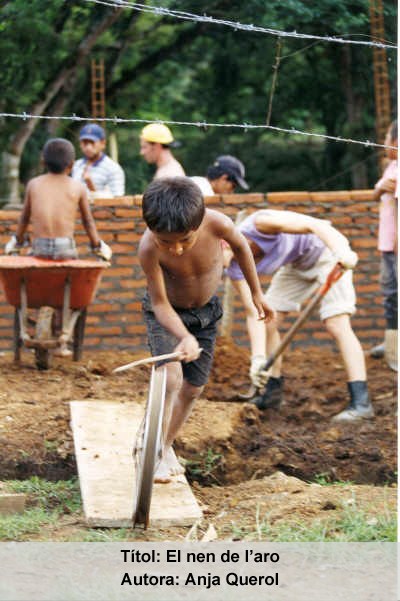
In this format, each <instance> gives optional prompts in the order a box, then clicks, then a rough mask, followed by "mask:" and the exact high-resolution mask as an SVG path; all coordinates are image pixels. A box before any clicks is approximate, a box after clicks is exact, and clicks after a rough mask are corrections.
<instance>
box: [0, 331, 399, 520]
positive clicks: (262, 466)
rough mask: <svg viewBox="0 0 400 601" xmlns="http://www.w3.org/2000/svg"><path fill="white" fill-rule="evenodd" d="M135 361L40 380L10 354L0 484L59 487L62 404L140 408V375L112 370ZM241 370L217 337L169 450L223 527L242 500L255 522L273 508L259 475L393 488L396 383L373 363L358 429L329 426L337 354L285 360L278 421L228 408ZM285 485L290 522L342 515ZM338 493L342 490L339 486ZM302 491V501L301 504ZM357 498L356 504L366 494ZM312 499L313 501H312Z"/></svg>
mask: <svg viewBox="0 0 400 601" xmlns="http://www.w3.org/2000/svg"><path fill="white" fill-rule="evenodd" d="M137 356H138V355H136V356H135V355H134V354H129V353H127V352H120V353H102V352H98V353H85V354H84V357H83V360H82V361H81V362H80V363H73V362H71V361H70V360H55V361H54V366H53V367H52V369H51V370H49V371H48V372H39V371H37V370H36V369H35V367H34V361H33V356H32V355H31V354H29V353H27V352H24V353H23V357H22V363H21V365H20V366H17V365H14V364H13V363H12V358H11V355H10V354H6V355H3V356H1V357H0V369H1V373H0V443H1V450H2V452H1V454H0V479H1V480H6V479H11V478H26V477H29V476H30V475H33V474H35V475H40V476H42V477H45V478H48V479H59V478H67V477H70V476H71V475H73V474H75V473H76V466H75V459H74V454H73V442H72V434H71V430H70V426H69V401H71V400H79V399H85V400H88V399H94V400H95V399H104V400H113V399H115V400H118V401H121V400H122V401H132V400H135V401H136V402H140V403H143V402H144V399H145V396H146V390H147V382H148V375H149V368H148V367H147V366H143V367H139V368H137V369H135V370H132V371H128V372H124V373H121V374H119V375H118V376H115V375H112V374H111V370H112V369H113V368H114V367H115V366H117V365H121V364H123V363H127V362H129V361H132V360H133V359H134V358H136V357H137ZM247 370H248V353H247V351H246V350H245V349H242V348H238V347H235V346H233V345H232V344H231V343H229V342H228V341H226V340H223V339H221V340H220V341H219V344H218V347H217V351H216V358H215V367H214V370H213V373H212V378H211V380H210V384H209V385H208V387H207V389H206V390H205V393H204V398H202V399H200V401H199V402H198V403H197V404H196V407H195V409H194V412H193V414H192V416H191V418H190V420H189V422H188V424H187V425H186V427H185V429H184V431H183V433H182V435H181V436H180V438H179V440H178V441H177V444H176V449H177V452H178V453H179V454H180V455H181V456H183V457H184V458H185V459H186V460H187V462H188V475H189V478H190V480H191V481H192V483H193V485H194V490H195V494H196V496H197V497H198V498H199V500H200V501H201V502H202V503H203V504H204V505H205V506H207V511H209V512H210V515H211V516H212V517H215V516H216V515H218V514H219V513H221V511H226V508H228V509H229V514H228V518H227V523H228V522H229V519H233V516H234V515H235V512H239V513H240V512H241V513H242V515H243V511H244V509H243V503H245V504H246V507H248V513H249V515H248V518H249V520H252V521H253V522H254V515H255V511H256V507H259V508H260V507H262V506H263V504H264V503H267V502H268V503H269V504H270V506H271V507H272V505H273V503H272V501H271V499H269V500H268V494H269V493H268V486H269V485H268V480H265V478H267V479H268V478H269V477H271V476H272V477H273V478H276V477H277V476H273V474H275V473H276V472H281V474H286V476H284V475H282V476H281V478H285V477H287V476H291V477H295V478H296V479H297V478H299V479H301V480H302V481H308V482H310V481H315V478H316V477H317V476H320V477H321V474H322V475H323V478H324V479H326V480H342V481H351V482H353V483H355V484H368V485H383V484H391V483H394V482H395V481H396V469H397V468H396V417H395V415H396V405H397V400H396V399H397V397H396V377H395V374H394V373H393V372H392V371H390V370H389V369H388V368H386V367H385V366H384V364H383V362H382V361H380V360H373V359H369V358H368V372H369V382H370V389H371V393H372V399H373V403H374V407H375V411H376V417H375V418H374V419H373V420H370V421H365V422H364V423H361V424H356V425H336V424H332V423H331V421H330V417H331V416H332V415H334V414H336V413H337V412H338V411H340V410H341V409H342V408H343V407H344V405H345V404H346V402H347V398H346V384H345V382H344V380H343V378H344V372H343V368H342V366H341V362H340V358H339V355H338V354H337V353H335V352H333V351H330V350H329V349H312V350H306V351H305V350H294V351H291V352H290V353H288V356H287V359H286V368H285V378H286V379H285V397H286V399H285V405H284V407H283V408H282V410H281V411H280V412H277V411H274V410H268V411H266V412H259V411H258V409H256V408H255V407H253V406H251V405H249V404H247V403H238V402H231V401H229V399H231V398H232V397H234V396H237V393H238V391H239V390H242V391H245V389H246V386H247V384H248V381H247ZM292 480H294V479H293V478H289V479H288V482H289V481H290V484H288V486H289V490H286V493H287V495H286V496H285V495H283V496H284V497H285V498H287V500H290V499H291V500H293V499H296V503H295V504H294V506H293V505H292V504H291V502H292V501H291V502H290V503H288V504H286V505H285V504H284V505H283V506H282V492H284V491H282V490H281V488H282V482H280V483H279V482H278V493H277V494H278V497H277V498H279V495H280V505H279V507H278V506H277V508H276V511H278V513H279V512H282V511H283V512H284V513H285V507H286V510H287V511H286V513H287V514H290V513H291V512H292V511H293V510H294V509H293V507H297V509H296V511H298V513H299V517H300V518H301V519H302V514H303V513H304V515H306V514H307V513H309V512H311V513H312V514H313V515H314V513H315V512H317V513H318V512H321V514H326V509H324V507H325V506H326V503H328V507H331V506H332V505H333V506H337V501H335V500H334V499H333V500H332V499H330V500H329V499H328V500H326V498H325V496H326V495H325V493H324V495H325V496H324V498H323V499H322V497H321V499H322V500H320V501H318V496H317V497H316V496H315V495H316V491H318V490H320V489H321V490H325V489H326V487H319V488H318V487H317V485H316V484H315V485H313V486H314V488H312V490H311V492H309V493H307V492H306V490H308V487H307V485H305V484H304V482H300V481H297V480H294V481H295V482H296V484H295V487H296V486H297V487H300V489H299V490H300V492H297V493H295V494H294V493H293V491H292V492H290V487H291V486H292V484H293V482H292ZM298 482H300V484H298ZM270 485H271V484H270ZM210 486H212V488H210ZM302 487H303V488H302ZM304 487H306V489H304ZM368 488H370V487H368ZM339 489H340V490H341V491H342V493H343V487H341V488H340V487H339ZM340 490H339V492H340ZM361 490H364V489H363V488H362V487H361V488H360V491H361ZM370 490H374V491H377V492H376V493H375V492H374V493H371V492H370V493H368V494H367V496H366V497H365V499H366V500H367V499H368V498H369V499H372V498H373V497H372V496H371V495H376V496H377V499H381V500H382V498H383V497H382V495H383V492H382V491H384V490H386V491H387V490H390V489H388V488H385V489H382V488H378V489H370ZM379 491H380V492H379ZM275 492H276V491H275ZM394 492H395V491H394V490H393V495H392V496H393V498H394ZM302 494H305V495H306V497H305V500H304V502H301V503H298V502H299V500H300V499H301V495H302ZM307 494H308V500H307ZM321 494H322V493H321ZM346 494H347V493H346ZM349 494H350V493H349ZM358 494H359V495H360V498H362V497H363V495H364V493H361V492H359V493H358ZM385 494H387V493H385ZM311 497H312V498H313V499H314V500H315V499H316V500H315V502H314V500H313V502H312V503H310V498H311ZM235 499H236V501H235ZM386 501H387V499H386ZM386 501H385V502H386ZM271 503H272V505H271ZM377 503H378V505H379V502H378V501H377ZM260 504H261V505H260ZM282 507H283V509H282ZM304 508H306V509H304ZM313 512H314V513H313ZM324 512H325V513H324ZM239 513H238V515H239ZM303 517H304V516H303Z"/></svg>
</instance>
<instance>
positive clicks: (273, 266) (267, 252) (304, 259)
mask: <svg viewBox="0 0 400 601" xmlns="http://www.w3.org/2000/svg"><path fill="white" fill-rule="evenodd" d="M263 213H266V214H268V210H266V211H263ZM256 215H257V213H253V214H252V215H250V216H249V217H246V219H245V220H244V221H242V223H241V224H240V225H239V226H238V227H239V230H240V231H241V232H242V234H243V235H244V236H245V237H246V238H247V239H248V240H252V241H253V242H255V244H257V246H258V247H259V248H261V250H262V251H263V255H262V257H261V258H260V259H258V260H257V262H256V268H257V273H265V274H272V273H275V271H277V270H278V269H279V268H280V267H282V265H286V264H287V263H291V264H292V265H293V266H294V267H296V268H297V269H303V270H306V269H309V268H310V267H312V266H313V265H314V264H315V263H316V262H317V261H318V259H319V257H320V256H321V254H322V252H323V251H324V250H325V248H326V246H325V244H324V243H323V242H322V240H320V239H319V238H318V236H316V235H315V234H285V233H281V234H262V233H261V232H259V231H258V230H257V229H256V227H255V225H254V219H255V218H256ZM227 273H228V276H229V277H230V278H231V279H232V280H242V279H243V278H244V276H243V273H242V270H241V269H240V267H239V265H238V263H237V262H236V261H235V259H232V261H231V264H230V265H229V267H228V269H227Z"/></svg>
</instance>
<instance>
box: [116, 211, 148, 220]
mask: <svg viewBox="0 0 400 601" xmlns="http://www.w3.org/2000/svg"><path fill="white" fill-rule="evenodd" d="M115 216H116V217H125V218H127V219H129V220H131V219H135V218H140V219H141V218H142V211H141V210H140V209H135V208H133V209H118V208H117V209H115Z"/></svg>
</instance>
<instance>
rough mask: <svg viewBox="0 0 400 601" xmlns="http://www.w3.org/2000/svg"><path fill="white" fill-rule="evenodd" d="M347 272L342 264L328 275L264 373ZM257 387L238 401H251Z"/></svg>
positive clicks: (273, 354) (252, 388)
mask: <svg viewBox="0 0 400 601" xmlns="http://www.w3.org/2000/svg"><path fill="white" fill-rule="evenodd" d="M344 272H345V268H344V267H343V266H342V265H341V264H340V263H336V265H335V266H334V268H333V269H332V271H331V272H330V273H329V274H328V276H327V278H326V281H325V282H324V284H322V286H320V288H319V289H318V290H317V292H316V293H315V295H314V297H313V298H311V300H310V301H309V302H308V304H307V305H306V306H305V307H304V309H303V311H302V312H301V313H300V315H299V316H298V318H297V319H296V321H295V322H294V324H293V325H292V326H291V327H290V328H289V330H288V331H287V332H286V334H285V336H284V337H283V338H282V340H281V343H280V344H279V346H278V348H277V349H276V350H275V351H274V352H273V353H272V355H270V357H269V358H268V360H267V362H266V364H265V366H264V368H263V371H268V369H269V368H270V367H271V366H272V365H273V364H274V363H275V361H276V360H277V359H278V357H279V356H280V355H281V354H282V353H283V351H284V350H285V348H286V347H287V345H288V344H289V342H290V341H291V340H292V338H293V336H294V335H295V333H296V332H297V330H298V329H299V328H300V326H302V325H303V323H304V322H305V321H306V319H307V317H308V316H309V315H310V314H311V313H312V311H313V310H314V309H315V307H316V306H317V305H318V303H319V302H320V301H321V300H322V298H323V297H324V296H325V294H326V293H327V292H328V290H330V289H331V287H332V286H333V284H334V283H335V282H337V281H338V280H339V279H340V278H341V277H342V275H343V273H344ZM255 390H256V389H255V386H254V385H253V384H251V386H250V389H249V391H248V392H247V393H246V394H239V395H238V397H237V399H238V400H242V401H246V400H248V399H251V398H252V397H253V396H254V394H255Z"/></svg>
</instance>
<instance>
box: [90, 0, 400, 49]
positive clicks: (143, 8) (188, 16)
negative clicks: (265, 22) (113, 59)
mask: <svg viewBox="0 0 400 601" xmlns="http://www.w3.org/2000/svg"><path fill="white" fill-rule="evenodd" d="M85 2H91V3H94V4H102V5H104V6H112V7H114V8H116V7H118V8H120V7H121V6H122V7H125V8H130V9H131V10H136V11H139V12H144V13H151V14H155V15H158V16H163V17H174V18H176V19H182V20H184V21H195V22H197V23H211V24H212V25H224V26H226V27H232V28H233V29H235V30H241V31H251V32H253V33H255V32H257V33H265V34H269V35H275V36H279V37H290V38H300V39H309V40H319V41H321V42H322V41H323V42H333V43H337V44H357V45H362V46H373V47H377V48H389V49H395V48H397V46H396V44H383V43H382V42H367V41H364V40H346V39H344V38H340V37H336V36H318V35H312V34H305V33H298V32H297V31H281V30H278V29H271V28H269V27H261V26H259V25H253V24H245V23H240V22H235V21H228V20H225V19H217V18H215V17H211V16H208V15H205V14H204V15H196V14H192V13H187V12H183V11H179V10H171V9H169V8H164V7H162V6H151V5H146V4H140V3H138V2H126V1H125V0H85ZM350 35H352V34H350Z"/></svg>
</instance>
